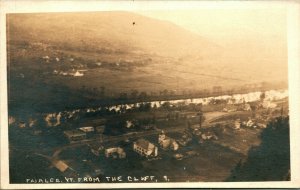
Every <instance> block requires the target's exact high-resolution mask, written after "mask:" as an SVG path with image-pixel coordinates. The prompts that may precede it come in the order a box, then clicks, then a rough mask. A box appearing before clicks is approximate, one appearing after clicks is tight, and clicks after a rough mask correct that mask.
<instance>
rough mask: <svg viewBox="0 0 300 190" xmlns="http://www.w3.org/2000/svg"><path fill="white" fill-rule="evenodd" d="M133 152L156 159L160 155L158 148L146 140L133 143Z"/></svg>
mask: <svg viewBox="0 0 300 190" xmlns="http://www.w3.org/2000/svg"><path fill="white" fill-rule="evenodd" d="M133 150H134V151H135V152H137V153H138V154H139V155H141V156H145V157H147V158H148V157H156V156H157V155H158V148H157V147H156V146H155V145H154V144H152V143H150V142H149V141H147V140H145V139H139V140H137V141H136V142H134V143H133Z"/></svg>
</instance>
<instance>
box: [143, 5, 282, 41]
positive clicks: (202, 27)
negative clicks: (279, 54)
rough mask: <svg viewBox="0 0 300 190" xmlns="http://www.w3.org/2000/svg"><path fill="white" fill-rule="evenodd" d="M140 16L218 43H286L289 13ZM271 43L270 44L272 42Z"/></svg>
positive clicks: (251, 11)
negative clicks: (180, 28)
mask: <svg viewBox="0 0 300 190" xmlns="http://www.w3.org/2000/svg"><path fill="white" fill-rule="evenodd" d="M138 13H139V14H142V15H145V16H150V17H153V18H157V19H161V20H168V21H171V22H173V23H175V24H177V25H180V26H182V27H184V28H186V29H188V30H190V31H193V32H195V33H198V34H200V35H201V36H204V37H209V38H210V39H211V40H213V41H217V42H221V43H222V42H230V41H232V40H240V39H243V40H245V39H249V40H259V39H261V38H263V40H267V42H266V43H268V42H271V41H273V40H274V39H277V40H279V41H280V40H284V41H285V35H286V15H285V14H286V11H285V9H284V8H282V9H281V8H276V9H274V8H273V9H199V10H179V11H174V10H172V11H143V12H138ZM268 39H269V40H268Z"/></svg>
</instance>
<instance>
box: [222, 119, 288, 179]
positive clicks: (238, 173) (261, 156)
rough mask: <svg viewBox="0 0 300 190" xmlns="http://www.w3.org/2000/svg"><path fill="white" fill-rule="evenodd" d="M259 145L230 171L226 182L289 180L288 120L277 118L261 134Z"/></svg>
mask: <svg viewBox="0 0 300 190" xmlns="http://www.w3.org/2000/svg"><path fill="white" fill-rule="evenodd" d="M260 136H261V140H262V142H261V144H260V146H258V147H252V148H251V149H250V150H249V152H248V158H247V159H246V160H245V161H244V162H242V161H240V162H239V163H238V165H237V166H236V167H235V168H234V169H233V170H232V171H231V175H230V176H229V177H228V179H227V181H282V180H288V179H289V178H290V176H289V171H290V142H289V118H288V117H278V118H276V119H274V120H273V121H271V122H270V123H269V124H268V126H267V128H265V129H264V130H263V131H262V133H261V135H260Z"/></svg>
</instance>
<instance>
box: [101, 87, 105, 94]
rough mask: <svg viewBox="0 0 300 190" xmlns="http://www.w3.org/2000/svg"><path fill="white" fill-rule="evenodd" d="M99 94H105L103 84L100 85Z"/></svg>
mask: <svg viewBox="0 0 300 190" xmlns="http://www.w3.org/2000/svg"><path fill="white" fill-rule="evenodd" d="M100 95H101V96H104V95H105V87H104V86H101V87H100Z"/></svg>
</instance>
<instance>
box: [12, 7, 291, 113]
mask: <svg viewBox="0 0 300 190" xmlns="http://www.w3.org/2000/svg"><path fill="white" fill-rule="evenodd" d="M7 36H8V38H7V39H8V41H7V45H8V71H9V79H8V81H9V87H10V89H9V93H10V101H11V102H14V106H15V107H23V108H25V109H26V107H28V104H30V103H28V104H27V103H26V102H33V104H36V105H39V106H41V105H43V106H47V105H50V104H51V106H52V107H54V108H55V106H62V105H63V104H66V105H68V106H70V105H75V104H76V101H82V102H83V104H84V102H85V100H84V98H86V97H87V96H88V99H89V100H90V99H92V100H95V99H102V98H103V97H102V96H98V95H99V93H100V92H99V89H102V90H103V89H105V96H107V97H118V96H119V95H120V94H122V93H127V94H129V93H131V92H132V91H133V90H137V91H139V92H145V93H147V94H148V95H150V94H152V96H159V94H161V92H162V91H163V90H168V91H169V92H170V93H173V94H183V93H186V92H189V93H193V92H195V91H200V90H206V91H207V90H211V89H212V88H213V87H214V86H221V87H222V88H223V90H225V91H226V90H230V89H233V88H240V87H245V85H247V84H259V83H262V82H282V81H283V82H285V83H286V81H287V80H286V79H287V58H286V52H285V51H282V52H279V53H276V54H275V53H274V52H276V51H277V49H276V51H274V52H273V53H272V51H269V50H267V49H263V48H262V46H261V45H260V44H259V42H257V43H255V42H251V43H248V42H247V39H245V42H244V43H240V42H239V44H238V45H239V46H237V47H224V46H220V45H218V44H216V43H213V42H211V41H210V40H209V39H207V38H204V37H202V36H200V35H198V34H196V33H193V32H190V31H188V30H186V29H184V28H182V27H179V26H177V25H176V24H173V23H171V22H167V21H163V20H158V19H153V18H149V17H146V16H142V15H139V14H135V13H130V12H121V11H120V12H89V13H84V12H82V13H43V14H39V13H34V14H33V13H30V14H9V15H7ZM233 40H234V39H233ZM246 42H247V43H246ZM268 52H271V54H270V53H268ZM270 55H272V56H270ZM48 58H49V59H48ZM77 70H82V72H83V74H82V76H81V77H74V73H75V71H77ZM70 73H73V74H72V75H70ZM65 75H66V76H65ZM82 90H85V91H92V92H91V93H89V95H85V94H84V93H83V91H82ZM19 92H22V94H20V93H19ZM102 93H103V92H102ZM100 94H101V93H100ZM102 95H103V94H102ZM66 97H69V98H68V101H67V102H66ZM29 100H31V101H29ZM38 102H40V104H38ZM25 103H26V104H25ZM30 105H31V104H30ZM51 106H50V107H51ZM12 107H13V106H12Z"/></svg>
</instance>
